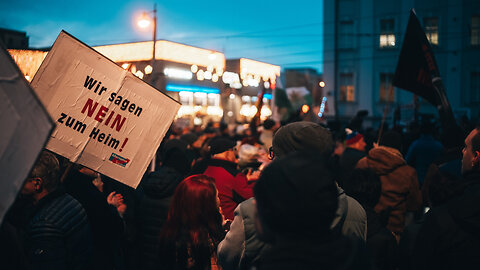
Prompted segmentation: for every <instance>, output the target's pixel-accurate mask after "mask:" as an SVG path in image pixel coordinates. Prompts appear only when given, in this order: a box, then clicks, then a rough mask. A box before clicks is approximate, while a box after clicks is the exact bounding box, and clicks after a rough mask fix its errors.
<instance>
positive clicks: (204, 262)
mask: <svg viewBox="0 0 480 270" xmlns="http://www.w3.org/2000/svg"><path fill="white" fill-rule="evenodd" d="M222 223H223V215H222V214H221V209H220V200H219V199H218V191H217V188H216V187H215V180H214V179H213V178H212V177H209V176H206V175H203V174H197V175H192V176H190V177H187V178H186V179H184V180H183V181H182V182H181V183H180V184H179V185H178V186H177V188H176V190H175V193H174V195H173V199H172V202H171V204H170V208H169V212H168V218H167V222H166V223H165V226H164V227H163V228H162V231H161V233H160V254H159V255H160V263H161V266H162V269H220V268H219V267H217V246H218V243H219V242H220V241H222V240H223V238H224V236H225V231H224V230H223V228H222Z"/></svg>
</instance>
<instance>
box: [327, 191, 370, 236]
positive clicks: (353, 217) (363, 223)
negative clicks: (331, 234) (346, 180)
mask: <svg viewBox="0 0 480 270" xmlns="http://www.w3.org/2000/svg"><path fill="white" fill-rule="evenodd" d="M337 189H338V208H337V211H336V212H335V218H334V219H333V222H332V225H331V226H330V228H331V229H332V230H333V231H335V232H337V233H340V234H342V235H345V236H355V237H358V238H359V239H362V240H363V241H365V240H366V239H367V214H366V213H365V209H363V207H362V206H361V205H360V204H359V203H358V202H357V200H355V199H354V198H352V197H350V196H348V195H347V194H345V191H343V189H342V188H340V187H339V186H338V185H337Z"/></svg>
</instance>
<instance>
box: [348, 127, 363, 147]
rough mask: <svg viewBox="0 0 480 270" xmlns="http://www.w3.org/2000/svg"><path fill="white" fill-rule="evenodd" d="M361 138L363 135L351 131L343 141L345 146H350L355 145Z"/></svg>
mask: <svg viewBox="0 0 480 270" xmlns="http://www.w3.org/2000/svg"><path fill="white" fill-rule="evenodd" d="M362 138H363V135H362V134H360V133H358V132H356V131H352V133H350V134H347V137H346V140H345V145H347V146H348V145H352V144H355V143H356V142H358V141H360V140H361V139H362Z"/></svg>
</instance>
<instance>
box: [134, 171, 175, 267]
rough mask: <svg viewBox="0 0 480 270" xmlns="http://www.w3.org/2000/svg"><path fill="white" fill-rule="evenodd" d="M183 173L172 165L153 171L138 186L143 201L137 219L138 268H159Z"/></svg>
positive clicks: (138, 194)
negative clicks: (162, 234)
mask: <svg viewBox="0 0 480 270" xmlns="http://www.w3.org/2000/svg"><path fill="white" fill-rule="evenodd" d="M182 180H183V175H182V174H180V173H178V172H177V171H175V170H174V169H171V168H168V167H160V169H159V170H158V171H155V172H153V173H151V174H149V175H148V176H147V177H146V178H145V179H144V180H143V181H142V182H141V183H140V186H139V187H138V189H137V196H138V197H139V205H138V208H137V210H136V222H137V237H136V249H137V264H136V266H138V269H158V267H159V265H160V263H159V261H158V252H159V251H158V250H159V236H160V231H161V229H162V227H163V225H164V224H165V222H166V221H167V214H168V208H169V206H170V201H171V199H172V196H173V193H174V192H175V188H176V187H177V185H178V184H179V183H180V182H181V181H182Z"/></svg>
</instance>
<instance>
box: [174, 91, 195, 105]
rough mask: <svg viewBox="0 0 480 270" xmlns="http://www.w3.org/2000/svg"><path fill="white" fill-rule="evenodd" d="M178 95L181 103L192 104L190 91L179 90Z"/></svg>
mask: <svg viewBox="0 0 480 270" xmlns="http://www.w3.org/2000/svg"><path fill="white" fill-rule="evenodd" d="M178 95H179V97H180V103H182V105H192V103H193V93H192V92H185V91H181V92H178Z"/></svg>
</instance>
